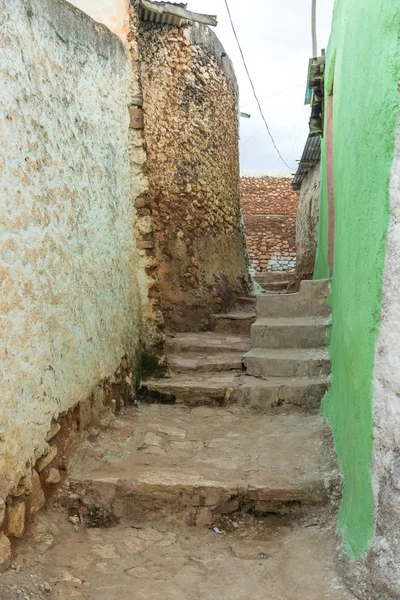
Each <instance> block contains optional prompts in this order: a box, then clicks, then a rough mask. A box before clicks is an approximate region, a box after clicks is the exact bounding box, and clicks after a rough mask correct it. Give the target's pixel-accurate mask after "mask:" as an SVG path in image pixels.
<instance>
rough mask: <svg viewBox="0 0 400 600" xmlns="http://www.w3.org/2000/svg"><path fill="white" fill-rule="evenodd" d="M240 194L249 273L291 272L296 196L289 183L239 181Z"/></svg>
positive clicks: (277, 179)
mask: <svg viewBox="0 0 400 600" xmlns="http://www.w3.org/2000/svg"><path fill="white" fill-rule="evenodd" d="M240 192H241V199H240V202H241V207H242V211H243V218H244V222H245V225H246V237H247V247H248V250H249V255H250V266H251V268H252V270H253V271H254V272H255V273H261V272H263V271H293V270H294V269H295V268H296V210H297V204H298V199H299V195H298V192H294V191H293V190H292V180H291V179H290V178H288V177H267V176H266V177H242V178H241V180H240Z"/></svg>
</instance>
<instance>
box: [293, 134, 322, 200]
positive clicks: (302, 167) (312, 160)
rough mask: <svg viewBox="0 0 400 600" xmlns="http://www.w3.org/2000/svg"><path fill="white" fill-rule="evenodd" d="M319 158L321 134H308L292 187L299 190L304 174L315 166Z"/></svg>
mask: <svg viewBox="0 0 400 600" xmlns="http://www.w3.org/2000/svg"><path fill="white" fill-rule="evenodd" d="M320 160H321V136H320V135H313V136H311V135H309V136H308V138H307V142H306V145H305V147H304V150H303V154H302V157H301V160H300V163H299V167H298V169H297V172H296V174H295V176H294V179H293V183H292V188H293V189H294V190H299V189H300V188H301V184H302V182H303V179H304V177H305V175H306V174H307V173H308V171H309V170H310V169H311V168H312V167H315V165H316V164H318V163H319V161H320Z"/></svg>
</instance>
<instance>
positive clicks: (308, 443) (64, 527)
mask: <svg viewBox="0 0 400 600" xmlns="http://www.w3.org/2000/svg"><path fill="white" fill-rule="evenodd" d="M327 285H328V283H327V282H322V284H321V283H319V284H312V283H310V282H309V283H307V284H302V288H301V291H300V293H299V294H292V295H280V294H270V295H266V296H263V297H259V299H258V305H257V308H258V319H257V321H256V323H255V325H254V326H253V328H252V343H251V340H250V326H251V323H252V322H254V320H255V313H254V301H253V300H252V299H242V300H241V301H240V302H239V304H238V308H237V311H236V312H233V313H231V314H230V315H219V316H216V317H215V318H214V319H213V327H214V331H210V332H205V333H196V334H190V333H187V334H177V335H170V336H169V338H168V352H169V364H170V369H171V374H170V375H171V376H170V377H169V378H165V379H158V380H156V379H153V380H148V381H146V382H145V383H144V386H143V389H142V402H141V403H140V405H139V407H138V408H134V407H132V408H124V409H123V410H122V412H121V413H120V414H119V415H118V416H117V417H116V418H115V420H114V421H113V422H112V423H111V425H110V427H109V428H108V429H106V430H104V431H102V432H101V433H100V434H99V435H96V436H94V437H92V438H89V439H85V440H81V441H80V442H79V445H78V446H77V447H76V448H75V449H74V453H73V458H72V459H71V463H70V465H69V480H68V481H67V482H66V483H68V485H64V489H62V490H60V496H59V498H58V499H56V501H55V503H54V505H53V507H52V509H51V510H49V511H47V513H46V514H44V515H41V516H39V519H38V521H37V522H36V524H35V525H34V526H33V528H32V530H31V535H30V537H28V538H27V540H25V541H24V542H23V543H22V544H21V546H20V548H19V553H18V556H17V558H16V564H17V565H19V566H18V569H17V571H19V569H20V567H21V570H20V572H15V570H14V571H10V572H8V573H6V574H5V576H4V581H5V582H6V587H5V591H4V593H3V595H2V596H1V597H2V598H4V599H7V600H8V599H9V598H10V599H11V598H12V599H14V598H24V599H25V598H27V599H34V598H42V597H49V596H50V595H52V596H53V597H54V598H82V599H86V600H114V599H117V598H118V600H125V599H126V600H128V598H129V599H131V598H135V600H140V599H143V600H149V599H161V598H163V599H164V598H168V599H171V600H180V599H181V600H203V599H204V600H205V599H210V600H211V599H212V600H217V599H223V598H226V599H228V598H229V599H231V598H235V599H239V598H242V599H248V598H252V599H254V600H300V599H307V600H322V598H324V599H325V598H326V599H330V600H345V599H349V598H351V597H352V596H351V595H350V594H349V593H348V592H347V591H346V589H345V587H344V584H343V583H342V581H341V577H340V565H339V562H338V561H339V559H338V547H337V546H338V541H337V539H336V534H335V526H334V517H333V513H334V512H335V501H337V495H338V493H339V492H338V472H337V468H336V463H335V459H334V454H333V451H332V448H331V442H330V436H329V433H328V429H327V427H326V425H325V423H324V422H323V419H322V418H321V416H320V414H319V410H318V408H319V403H320V400H321V398H322V396H323V394H324V391H325V389H326V385H327V376H328V373H329V361H328V358H327V356H326V355H325V353H326V350H325V349H324V344H325V336H326V333H327V330H328V327H329V311H328V309H327V305H326V296H327ZM277 311H278V312H279V315H278V314H275V313H277ZM268 319H270V321H269V322H268ZM251 346H252V347H253V349H252V350H250V348H251ZM310 346H312V347H311V348H310ZM243 355H245V357H244V359H243ZM242 360H244V362H245V364H246V365H247V368H248V373H251V374H250V375H249V374H246V373H245V372H244V371H243V370H242ZM271 368H272V370H273V376H272V377H271V373H270V370H271ZM32 574H33V579H32V578H30V576H31V575H32ZM39 574H40V576H39ZM19 581H21V583H18V582H19ZM43 581H44V583H43ZM16 582H17V585H16ZM7 584H8V585H7ZM35 585H36V588H35ZM46 586H47V589H48V590H50V588H51V591H46ZM35 589H36V591H34V590H35ZM35 594H36V595H35Z"/></svg>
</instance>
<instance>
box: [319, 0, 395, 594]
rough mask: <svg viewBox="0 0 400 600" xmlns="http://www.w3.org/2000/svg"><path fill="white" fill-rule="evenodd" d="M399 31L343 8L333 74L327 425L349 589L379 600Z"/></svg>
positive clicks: (390, 518)
mask: <svg viewBox="0 0 400 600" xmlns="http://www.w3.org/2000/svg"><path fill="white" fill-rule="evenodd" d="M399 27H400V22H399V11H398V6H397V3H392V2H386V3H376V2H374V0H367V1H365V0H351V1H350V0H349V1H347V0H337V1H336V3H335V10H334V19H333V26H332V35H331V39H330V42H329V47H328V51H327V64H326V68H325V77H326V81H325V97H326V98H328V96H331V100H330V102H331V103H332V106H333V119H332V122H333V132H332V146H333V160H332V163H333V197H334V225H335V228H334V231H335V234H334V260H333V278H332V298H331V304H332V334H331V340H330V352H331V356H332V383H331V388H330V390H329V392H328V396H327V398H326V400H325V403H324V413H325V416H326V417H327V418H328V419H329V421H330V423H331V425H332V429H333V433H334V438H335V444H336V450H337V454H338V458H339V464H340V468H341V471H342V474H343V498H342V503H341V511H340V516H339V529H340V532H341V534H342V536H343V541H344V544H345V548H346V550H347V553H348V555H349V556H350V557H351V559H352V562H351V564H350V569H349V578H350V581H351V583H352V584H353V589H354V590H355V592H356V594H357V595H358V596H360V597H361V598H365V599H368V600H369V599H370V598H373V599H377V598H382V599H383V598H385V600H386V599H388V600H389V599H390V600H392V598H393V599H394V598H398V597H399V594H400V586H399V581H400V571H399V539H400V531H399V508H398V507H399V502H398V481H399V477H398V473H399V459H398V454H399V450H398V447H399V446H398V442H399V440H398V424H399V416H398V413H399V408H398V406H399V402H398V400H399V397H398V392H399V387H398V381H397V379H398V375H397V373H398V371H397V366H398V351H397V347H398V331H399V314H398V313H399V310H398V306H399V303H398V269H399V245H398V237H399V235H398V222H399V210H398V204H399V138H398V136H397V140H396V130H397V128H398V119H399V92H398V82H399V54H400V46H399V37H398V31H399ZM365 73H369V74H370V75H371V77H372V78H373V79H374V91H373V93H371V87H370V79H371V77H365ZM355 114H356V115H357V119H354V115H355ZM349 132H351V136H350V138H349ZM326 146H327V140H326V136H324V141H323V144H322V157H321V199H320V210H319V231H318V248H317V255H316V264H315V275H314V276H315V277H316V278H324V277H329V274H330V269H329V266H330V265H329V261H328V251H329V247H328V225H329V220H328V182H327V159H326V156H327V154H328V153H327V149H326ZM356 566H357V567H359V568H358V569H356Z"/></svg>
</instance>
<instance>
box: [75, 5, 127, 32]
mask: <svg viewBox="0 0 400 600" xmlns="http://www.w3.org/2000/svg"><path fill="white" fill-rule="evenodd" d="M68 1H69V2H70V4H73V5H74V6H77V7H78V8H80V9H81V10H83V11H84V12H85V13H86V14H88V15H89V16H90V17H92V19H94V20H95V21H98V22H99V23H102V24H103V25H106V26H107V27H108V28H109V29H111V31H112V32H113V33H115V34H116V35H118V36H119V37H120V38H121V39H122V40H123V41H124V42H126V38H127V35H128V33H129V0H68Z"/></svg>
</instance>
